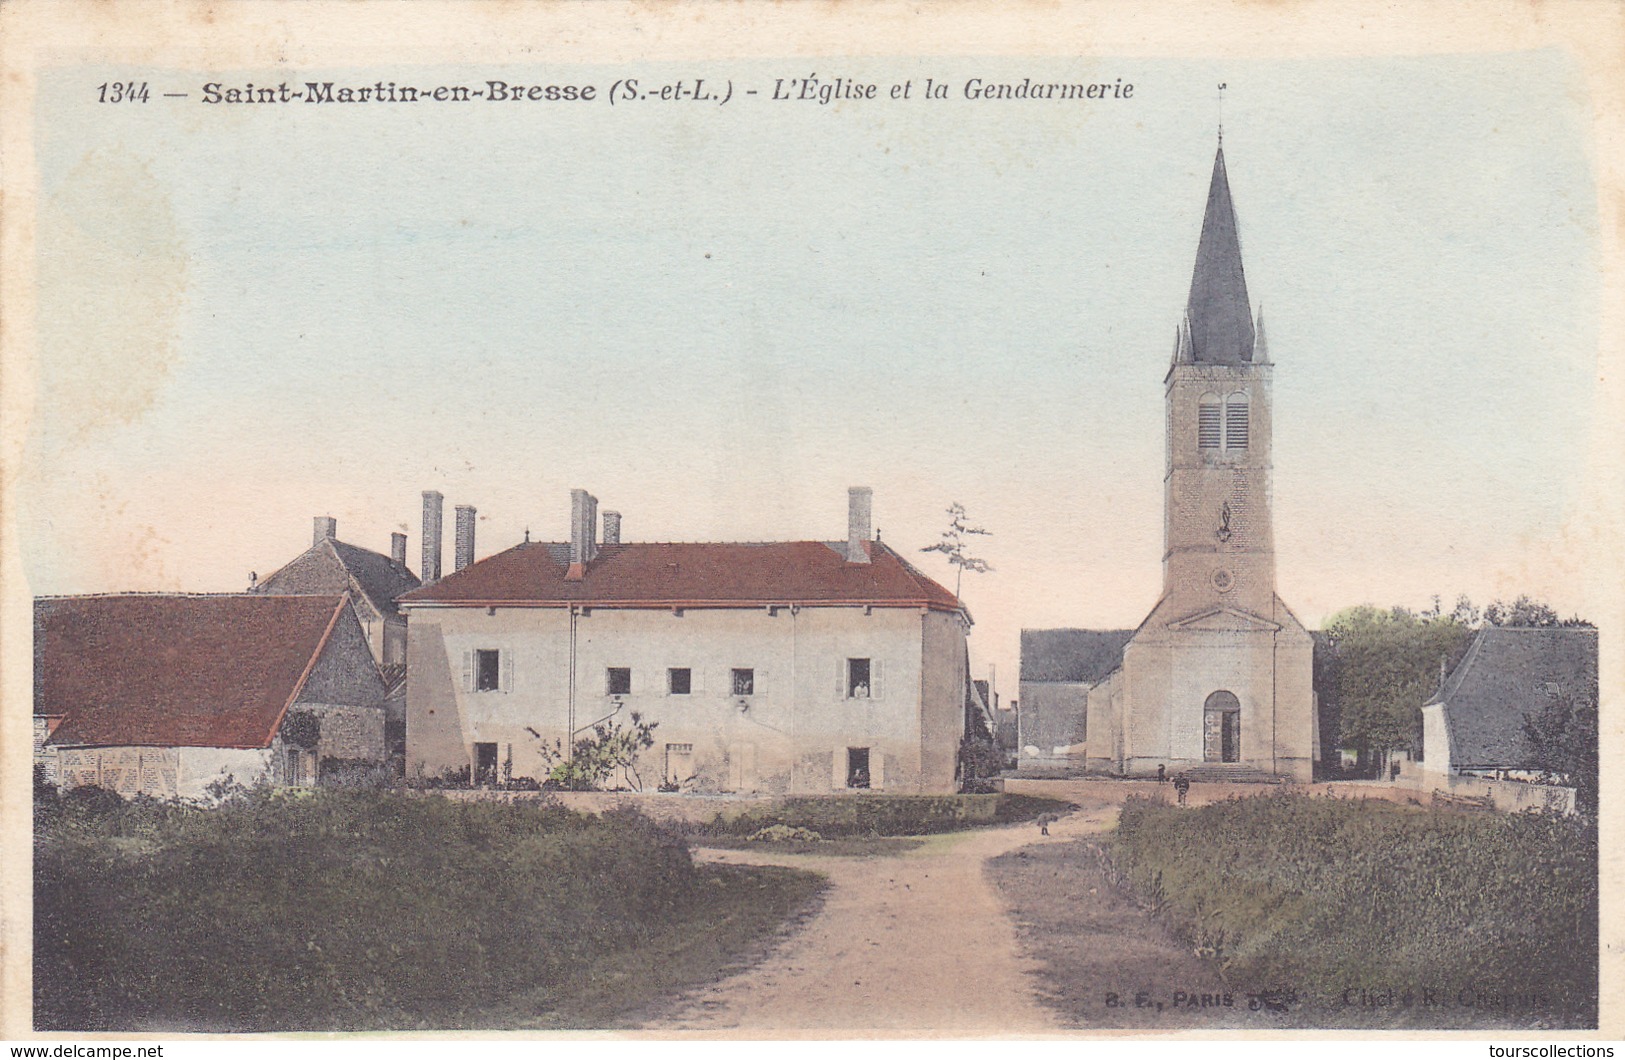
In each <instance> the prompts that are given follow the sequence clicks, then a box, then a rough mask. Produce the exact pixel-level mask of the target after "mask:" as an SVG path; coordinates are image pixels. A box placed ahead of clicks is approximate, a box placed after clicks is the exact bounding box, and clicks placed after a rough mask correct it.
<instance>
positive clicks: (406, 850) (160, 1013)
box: [34, 791, 821, 1031]
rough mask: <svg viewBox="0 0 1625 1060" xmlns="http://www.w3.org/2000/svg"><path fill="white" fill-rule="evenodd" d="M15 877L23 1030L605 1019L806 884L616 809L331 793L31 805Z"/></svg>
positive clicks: (758, 931) (709, 960) (806, 894)
mask: <svg viewBox="0 0 1625 1060" xmlns="http://www.w3.org/2000/svg"><path fill="white" fill-rule="evenodd" d="M34 883H35V887H34V908H35V924H34V940H35V952H34V987H35V997H34V1002H35V1026H36V1027H37V1028H38V1029H42V1030H47V1029H49V1030H133V1029H142V1030H172V1031H189V1030H190V1031H206V1030H213V1031H275V1030H393V1029H407V1030H411V1029H429V1028H438V1027H487V1026H514V1025H527V1022H526V1021H528V1020H530V1019H532V1018H535V1019H538V1020H540V1021H542V1023H543V1024H546V1023H547V1022H548V1021H552V1022H553V1024H554V1025H569V1026H591V1025H595V1024H594V1023H593V1021H595V1020H603V1021H606V1022H605V1024H604V1025H612V1024H614V1023H615V1021H616V1020H618V1019H620V1018H621V1017H620V1016H618V1015H616V1014H617V1013H623V1012H625V1011H627V1010H628V1009H630V1008H636V1007H637V1006H640V1005H643V1004H645V1003H647V1002H648V1000H649V999H650V998H652V997H654V996H655V995H657V994H659V993H660V992H661V991H662V990H666V989H670V988H674V986H675V985H679V984H684V983H688V982H694V981H700V980H703V979H704V978H706V977H707V976H710V975H714V974H716V973H717V972H718V971H719V969H721V968H723V967H725V966H726V965H727V964H728V963H729V961H731V960H733V959H734V957H735V955H737V954H739V953H741V952H743V951H744V950H748V949H749V947H750V946H751V945H753V944H754V941H753V940H758V941H759V940H761V939H763V938H765V937H768V936H770V935H771V933H772V930H773V929H774V928H775V927H777V926H778V925H779V924H780V923H782V920H783V918H784V917H785V916H786V915H789V914H790V913H792V912H793V911H794V910H795V909H797V908H799V907H801V906H804V905H805V904H806V903H807V901H808V900H809V899H810V896H811V895H812V894H813V893H815V892H816V891H817V889H818V888H819V887H820V886H821V881H820V880H819V878H817V877H814V876H811V875H810V874H805V873H796V872H792V871H789V870H763V869H723V868H707V867H703V866H696V865H695V864H694V863H693V861H692V859H691V858H690V856H689V854H688V850H687V847H686V846H685V844H684V842H683V839H682V837H681V836H679V835H677V834H675V833H674V832H671V831H670V830H668V829H665V828H662V827H660V826H658V825H656V824H654V823H652V822H650V821H649V820H647V819H646V818H643V817H641V816H638V815H637V814H633V813H624V812H617V813H609V814H605V815H603V816H602V817H590V816H584V815H579V814H575V813H571V812H569V811H566V810H563V809H561V808H559V807H558V806H556V805H546V804H541V805H538V804H526V805H518V806H513V805H504V804H492V803H455V802H451V801H448V800H444V799H435V798H428V799H419V798H401V797H398V796H394V795H391V794H388V793H379V792H333V791H325V792H308V793H259V794H253V795H249V796H245V797H241V798H238V799H235V800H232V801H230V802H228V803H227V804H225V805H223V806H221V807H219V808H215V809H210V810H204V809H197V808H190V807H179V806H172V805H165V804H158V803H151V802H135V803H123V802H122V801H121V800H118V799H117V798H116V797H98V796H96V795H95V794H94V793H91V794H83V795H79V796H78V797H76V798H72V799H65V800H61V801H52V800H47V801H45V802H43V803H41V804H39V805H38V806H37V808H36V820H35V881H34ZM516 1006H517V1007H516Z"/></svg>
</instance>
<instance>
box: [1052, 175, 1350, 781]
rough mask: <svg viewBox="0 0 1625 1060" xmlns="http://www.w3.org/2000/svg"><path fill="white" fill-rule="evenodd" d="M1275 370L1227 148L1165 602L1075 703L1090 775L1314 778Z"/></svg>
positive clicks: (1178, 407) (1207, 235) (1189, 390)
mask: <svg viewBox="0 0 1625 1060" xmlns="http://www.w3.org/2000/svg"><path fill="white" fill-rule="evenodd" d="M1273 372H1274V365H1273V363H1272V362H1271V361H1270V357H1269V351H1268V349H1267V346H1266V343H1265V339H1264V326H1263V319H1262V317H1258V318H1256V319H1255V317H1254V315H1253V312H1252V307H1251V303H1250V301H1249V299H1248V295H1247V282H1246V277H1245V275H1244V272H1243V269H1242V260H1241V246H1240V241H1239V239H1238V236H1237V229H1236V216H1235V209H1234V206H1233V204H1232V202H1231V198H1230V186H1229V180H1228V178H1227V176H1226V173H1225V164H1224V149H1223V145H1222V144H1221V145H1220V148H1219V151H1218V154H1217V156H1216V157H1215V159H1214V164H1213V177H1212V182H1211V184H1210V186H1209V190H1208V200H1207V209H1206V214H1205V216H1204V218H1203V222H1202V234H1201V239H1200V242H1199V244H1198V247H1197V252H1196V267H1195V269H1194V272H1193V275H1192V278H1191V288H1190V297H1189V300H1188V302H1187V304H1186V308H1185V314H1184V318H1183V319H1182V320H1181V322H1180V324H1179V327H1178V330H1177V334H1176V338H1175V343H1174V351H1173V363H1172V364H1171V366H1170V367H1169V369H1168V374H1167V376H1166V377H1165V379H1164V388H1165V401H1166V416H1167V437H1166V447H1167V461H1166V468H1165V479H1164V517H1163V559H1162V575H1163V577H1162V595H1161V597H1160V599H1159V600H1158V601H1157V603H1156V606H1155V607H1153V608H1152V610H1151V613H1150V614H1149V615H1148V616H1147V617H1146V619H1145V621H1143V622H1142V623H1141V624H1140V625H1139V627H1138V628H1137V629H1135V630H1134V631H1133V633H1132V635H1130V636H1129V637H1128V638H1127V640H1126V642H1124V643H1123V646H1122V656H1121V661H1120V663H1119V664H1118V665H1117V666H1116V667H1115V668H1113V669H1111V670H1109V671H1108V672H1106V673H1105V674H1104V675H1103V676H1101V677H1100V678H1099V679H1098V680H1096V681H1093V682H1091V683H1090V684H1089V685H1088V687H1087V688H1085V689H1082V690H1081V698H1082V700H1083V701H1082V702H1081V703H1075V704H1074V706H1073V709H1081V710H1082V711H1083V712H1084V715H1085V716H1084V719H1083V720H1084V722H1085V724H1084V725H1083V726H1082V727H1081V728H1082V732H1083V740H1082V741H1081V742H1082V743H1083V745H1084V754H1085V756H1086V762H1087V768H1088V769H1089V770H1091V771H1094V772H1104V773H1112V774H1118V775H1135V774H1146V773H1154V772H1155V771H1156V769H1157V767H1158V766H1163V767H1165V768H1166V769H1167V770H1168V771H1169V772H1170V773H1176V772H1195V773H1199V774H1207V775H1211V776H1217V777H1226V776H1227V777H1231V778H1234V779H1249V778H1251V779H1265V778H1266V777H1269V778H1290V779H1294V780H1302V781H1307V780H1309V779H1311V775H1312V771H1313V765H1314V761H1315V759H1316V757H1317V756H1318V747H1317V743H1318V735H1317V725H1316V716H1315V714H1316V707H1315V694H1314V688H1313V683H1312V682H1313V655H1314V641H1313V638H1312V637H1311V636H1310V634H1309V632H1308V631H1307V630H1306V629H1305V628H1304V626H1303V624H1302V623H1301V622H1299V621H1298V619H1297V617H1296V616H1295V615H1293V613H1292V611H1291V609H1290V608H1288V607H1287V605H1286V604H1285V602H1283V601H1282V600H1281V598H1280V596H1278V595H1277V594H1276V591H1275V539H1274V532H1273V527H1272V517H1271V510H1270V507H1271V496H1272V491H1271V478H1272V467H1273V463H1272V456H1271V453H1272V441H1273V438H1272V434H1273V431H1272V427H1273V416H1272V412H1273V410H1272V396H1271V380H1272V375H1273ZM1024 664H1025V663H1024ZM1035 691H1036V689H1035ZM1027 698H1028V695H1027V690H1026V689H1023V695H1022V699H1023V700H1027ZM1069 750H1070V751H1071V753H1072V754H1074V755H1075V754H1076V750H1077V748H1076V744H1074V745H1073V746H1072V748H1070V749H1069Z"/></svg>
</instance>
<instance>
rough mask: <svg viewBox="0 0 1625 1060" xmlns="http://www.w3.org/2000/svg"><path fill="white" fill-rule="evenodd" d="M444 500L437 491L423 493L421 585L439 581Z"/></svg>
mask: <svg viewBox="0 0 1625 1060" xmlns="http://www.w3.org/2000/svg"><path fill="white" fill-rule="evenodd" d="M445 505H446V498H444V497H442V496H441V495H440V492H439V491H438V490H424V491H423V571H422V577H423V584H424V585H433V584H434V583H435V582H437V581H439V580H440V520H441V516H442V515H443V514H444V512H445Z"/></svg>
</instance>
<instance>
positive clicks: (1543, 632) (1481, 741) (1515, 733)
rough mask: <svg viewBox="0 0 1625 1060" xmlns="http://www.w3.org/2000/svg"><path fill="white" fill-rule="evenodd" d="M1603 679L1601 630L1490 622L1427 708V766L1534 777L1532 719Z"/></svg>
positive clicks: (1424, 760) (1441, 771) (1430, 769)
mask: <svg viewBox="0 0 1625 1060" xmlns="http://www.w3.org/2000/svg"><path fill="white" fill-rule="evenodd" d="M1596 680H1597V631H1596V630H1595V629H1592V628H1589V627H1579V626H1577V627H1539V628H1515V627H1504V626H1486V627H1485V628H1484V629H1481V630H1479V631H1478V633H1477V635H1476V636H1474V638H1473V642H1472V644H1471V645H1470V646H1469V647H1468V649H1467V654H1466V655H1464V656H1463V657H1462V660H1461V662H1460V663H1458V664H1457V665H1456V668H1455V670H1454V671H1453V672H1452V673H1451V674H1450V676H1449V677H1448V678H1446V679H1445V682H1444V684H1443V686H1442V687H1441V689H1440V690H1439V693H1438V694H1437V695H1436V696H1434V697H1433V699H1432V700H1430V701H1429V702H1427V703H1426V704H1424V705H1423V707H1422V762H1421V767H1422V769H1423V770H1424V771H1425V772H1428V773H1435V774H1454V775H1464V774H1465V775H1476V776H1489V777H1509V776H1510V777H1514V778H1520V779H1527V778H1529V777H1531V776H1532V775H1533V774H1534V773H1535V772H1536V771H1537V770H1536V768H1535V762H1534V755H1533V749H1532V748H1531V747H1530V746H1529V742H1528V740H1527V738H1526V737H1525V735H1524V722H1525V719H1527V718H1528V717H1529V716H1530V715H1531V714H1534V713H1535V712H1537V711H1539V710H1540V709H1541V708H1542V707H1543V706H1544V705H1545V704H1546V703H1547V702H1548V701H1550V700H1553V699H1560V698H1564V697H1572V696H1576V695H1590V694H1591V690H1592V689H1593V688H1594V687H1595V682H1596Z"/></svg>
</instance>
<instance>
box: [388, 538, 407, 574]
mask: <svg viewBox="0 0 1625 1060" xmlns="http://www.w3.org/2000/svg"><path fill="white" fill-rule="evenodd" d="M389 558H390V559H392V560H394V561H395V566H397V567H404V566H406V535H405V534H402V533H394V534H390V535H389Z"/></svg>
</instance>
